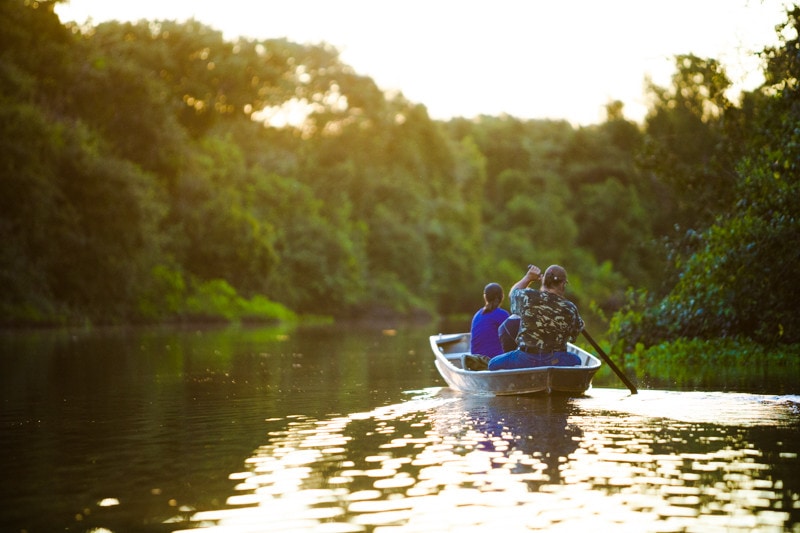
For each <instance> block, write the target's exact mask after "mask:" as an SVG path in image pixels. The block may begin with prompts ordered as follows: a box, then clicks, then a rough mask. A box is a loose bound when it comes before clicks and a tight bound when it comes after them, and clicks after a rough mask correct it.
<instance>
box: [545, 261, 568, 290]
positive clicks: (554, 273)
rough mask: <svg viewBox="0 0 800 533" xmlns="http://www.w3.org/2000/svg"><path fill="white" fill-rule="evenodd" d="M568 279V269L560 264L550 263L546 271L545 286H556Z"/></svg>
mask: <svg viewBox="0 0 800 533" xmlns="http://www.w3.org/2000/svg"><path fill="white" fill-rule="evenodd" d="M563 281H567V271H566V270H564V267H561V266H559V265H550V266H549V267H547V270H546V271H545V273H544V280H543V283H544V286H545V287H547V288H551V287H555V286H556V285H558V284H559V283H561V282H563Z"/></svg>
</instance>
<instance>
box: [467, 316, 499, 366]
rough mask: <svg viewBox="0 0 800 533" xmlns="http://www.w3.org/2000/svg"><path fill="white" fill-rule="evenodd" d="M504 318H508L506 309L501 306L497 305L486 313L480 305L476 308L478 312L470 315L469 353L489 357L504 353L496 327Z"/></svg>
mask: <svg viewBox="0 0 800 533" xmlns="http://www.w3.org/2000/svg"><path fill="white" fill-rule="evenodd" d="M506 318H508V311H506V310H505V309H503V308H502V307H498V308H497V309H495V310H493V311H489V312H488V313H484V312H483V308H482V307H481V308H480V309H478V312H477V313H475V316H474V317H472V327H471V330H470V331H471V333H472V339H471V340H470V347H469V350H470V353H473V354H480V355H486V356H489V357H494V356H495V355H499V354H501V353H504V352H505V350H503V346H502V345H501V344H500V336H499V335H498V334H497V328H499V327H500V324H502V323H503V321H504V320H505V319H506Z"/></svg>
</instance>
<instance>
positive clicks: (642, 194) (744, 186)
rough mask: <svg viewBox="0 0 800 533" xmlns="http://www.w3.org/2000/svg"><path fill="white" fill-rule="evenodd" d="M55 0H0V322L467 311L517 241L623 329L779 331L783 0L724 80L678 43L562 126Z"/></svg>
mask: <svg viewBox="0 0 800 533" xmlns="http://www.w3.org/2000/svg"><path fill="white" fill-rule="evenodd" d="M53 5H54V4H53V2H48V1H38V2H26V1H23V0H10V1H7V2H3V3H0V24H2V26H3V28H6V29H7V31H4V32H3V33H2V35H0V50H2V52H0V87H1V88H2V92H0V100H2V105H0V114H2V120H0V143H2V146H0V148H1V149H0V239H1V240H2V242H3V247H2V249H1V250H0V294H2V296H0V321H2V323H5V324H14V323H41V324H58V323H66V322H86V321H88V322H92V323H103V322H140V321H161V320H197V319H207V318H214V317H219V316H223V317H230V316H239V317H248V316H253V317H255V316H264V315H265V314H266V315H270V316H278V315H280V316H289V315H290V314H291V313H292V312H297V313H306V314H320V315H330V316H336V317H353V316H366V315H375V314H386V313H391V314H401V315H407V316H408V315H418V314H424V315H426V316H438V315H443V314H462V315H464V314H470V313H472V312H474V310H475V309H476V308H477V307H479V306H480V305H481V303H482V301H481V292H480V291H481V290H482V288H483V286H484V285H485V284H486V283H487V282H489V281H496V282H499V283H501V284H502V285H503V286H504V287H506V289H507V288H508V287H510V285H511V284H513V283H514V282H515V281H517V280H518V279H519V278H520V277H521V275H522V273H524V271H525V269H526V266H527V265H528V264H529V263H530V262H539V263H542V264H543V265H544V266H546V265H547V264H552V263H559V264H563V265H564V266H566V268H567V269H568V270H569V272H570V279H571V281H572V285H571V293H570V297H571V298H572V299H574V300H575V301H576V303H578V305H579V307H580V308H581V310H582V313H584V314H587V315H592V318H593V319H594V320H598V321H606V320H610V319H611V317H612V316H614V319H613V320H611V323H612V333H613V335H614V336H615V337H616V338H617V339H618V340H619V341H620V342H621V343H635V342H643V343H655V342H660V341H661V340H664V339H670V338H676V337H681V336H686V337H713V336H730V335H746V336H749V337H751V338H754V339H757V340H759V341H763V342H797V340H798V327H797V326H798V324H797V323H796V321H797V319H796V318H794V314H793V313H792V310H793V305H794V301H795V300H796V297H797V289H796V288H795V284H794V283H793V281H792V280H794V279H796V275H797V268H798V267H797V265H798V264H800V262H798V261H797V259H798V257H797V254H798V249H799V248H798V246H797V240H798V237H797V235H800V232H798V231H797V230H798V228H797V219H796V213H797V212H798V206H797V198H798V191H797V177H798V175H797V173H798V169H797V164H798V161H800V154H798V150H797V146H798V135H800V134H798V131H800V130H798V124H799V123H800V112H798V104H797V102H798V101H800V98H798V95H797V90H798V86H797V80H798V67H797V62H796V61H795V59H796V57H797V49H798V41H797V37H796V31H797V23H798V10H797V9H796V8H795V9H793V10H790V11H789V12H788V13H787V22H786V31H784V32H783V33H781V35H783V36H784V40H783V41H782V45H781V46H779V47H775V48H771V49H766V50H765V51H764V58H765V61H766V62H765V76H766V78H767V81H766V83H765V85H764V86H763V87H761V88H759V89H758V90H755V91H752V92H750V93H747V94H744V95H742V98H741V102H740V103H734V102H732V101H730V100H729V99H728V97H727V96H726V90H727V89H728V88H729V86H730V81H729V79H728V78H727V76H726V74H725V72H724V70H723V69H722V67H721V66H720V64H719V62H718V61H716V60H714V59H713V58H700V57H696V56H692V55H679V56H677V57H676V58H675V67H676V71H675V75H674V77H673V79H672V82H671V85H670V86H668V87H658V86H656V85H654V84H650V87H649V93H650V95H651V97H652V98H651V99H652V104H651V108H650V111H649V114H648V116H647V119H646V120H645V122H644V123H643V124H636V123H633V122H631V121H628V120H626V119H625V117H624V106H623V105H622V104H621V103H620V102H611V103H609V106H608V110H607V111H608V116H607V119H606V121H605V122H603V123H601V124H598V125H593V126H587V127H578V128H576V127H573V126H571V125H570V124H568V123H567V122H566V121H551V120H522V119H518V118H515V117H511V116H498V117H490V116H481V117H477V118H474V119H467V118H456V119H452V120H449V121H436V120H433V119H431V118H430V116H429V115H428V113H427V110H426V108H425V107H424V105H422V104H419V103H415V102H410V101H408V100H407V99H406V98H405V97H404V96H403V95H402V94H387V93H385V92H384V91H382V90H381V89H380V88H379V87H378V86H377V85H376V84H375V82H374V81H373V80H372V79H371V78H369V77H368V76H364V75H360V74H357V73H356V72H354V71H353V69H352V68H351V67H350V66H348V65H346V64H344V63H343V62H342V61H341V59H340V58H339V53H338V51H337V50H335V49H334V48H331V47H329V46H326V45H301V44H297V43H292V42H289V41H287V40H283V39H278V40H253V39H244V38H240V39H235V40H225V39H224V38H223V36H222V34H221V33H220V32H219V31H217V30H215V29H213V28H211V27H208V26H206V25H204V24H201V23H200V22H198V21H194V20H190V21H187V22H181V23H178V22H174V21H166V20H164V21H139V22H137V23H121V22H108V23H103V24H99V25H96V26H89V27H79V26H74V25H71V24H67V25H65V24H62V23H61V22H60V21H59V19H58V17H57V16H56V15H55V13H54V11H53ZM792 30H793V31H794V33H792ZM288 112H294V113H295V114H296V113H299V114H300V119H299V120H295V121H293V122H291V123H289V124H284V123H282V122H280V121H279V120H278V118H280V117H281V116H283V114H285V113H288ZM626 292H627V294H626ZM615 313H616V315H615Z"/></svg>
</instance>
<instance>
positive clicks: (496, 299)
mask: <svg viewBox="0 0 800 533" xmlns="http://www.w3.org/2000/svg"><path fill="white" fill-rule="evenodd" d="M483 295H484V296H485V297H486V305H484V306H483V312H484V314H485V313H490V312H492V311H494V310H495V309H497V308H498V307H499V306H500V303H501V302H502V301H503V287H501V286H500V285H499V284H498V283H490V284H488V285H487V286H486V287H484V288H483Z"/></svg>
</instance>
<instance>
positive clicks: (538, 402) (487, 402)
mask: <svg viewBox="0 0 800 533" xmlns="http://www.w3.org/2000/svg"><path fill="white" fill-rule="evenodd" d="M570 410H571V404H570V401H569V399H568V398H566V397H559V396H486V397H482V396H464V397H463V398H461V399H460V400H459V401H456V402H453V403H449V404H445V405H444V406H442V407H440V408H438V409H437V410H436V412H435V413H434V414H433V417H434V420H433V424H434V427H435V429H436V430H437V431H438V432H440V433H441V434H442V435H445V436H450V437H454V438H456V439H457V440H459V439H460V440H462V442H464V443H471V446H473V447H474V449H475V450H478V451H485V452H498V453H499V454H501V456H502V457H504V460H502V461H494V462H493V464H494V465H495V466H501V465H506V466H507V467H508V466H509V462H508V461H507V459H512V460H513V463H514V464H513V465H511V467H510V470H511V472H512V473H516V472H519V471H521V470H524V469H526V468H530V467H531V466H532V465H533V466H536V463H540V464H541V463H543V464H544V465H545V468H544V471H543V473H544V474H546V476H544V477H543V478H542V480H541V481H542V482H546V483H558V482H560V473H559V472H560V466H561V465H562V464H564V463H566V461H567V458H568V457H569V455H570V454H571V453H573V452H574V451H575V450H576V449H577V448H578V446H579V441H580V437H581V436H582V434H583V431H582V430H581V429H580V428H579V427H577V426H575V425H574V424H570V423H569V420H568V417H569V414H570ZM520 454H522V455H523V456H524V457H520ZM530 458H532V459H534V460H535V461H531V460H530ZM534 484H535V485H537V484H540V483H534Z"/></svg>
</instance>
